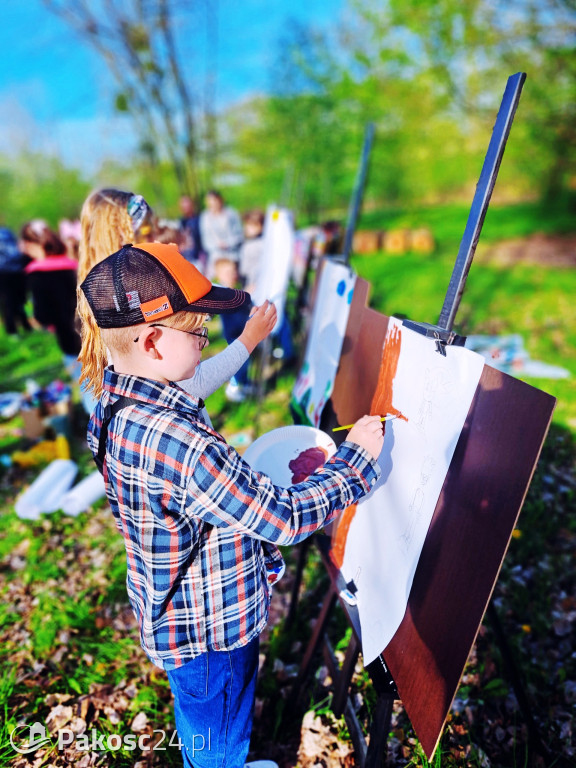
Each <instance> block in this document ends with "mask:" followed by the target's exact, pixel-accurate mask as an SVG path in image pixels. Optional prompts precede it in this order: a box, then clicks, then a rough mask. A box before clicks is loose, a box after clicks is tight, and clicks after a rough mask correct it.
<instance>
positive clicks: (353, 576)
mask: <svg viewBox="0 0 576 768" xmlns="http://www.w3.org/2000/svg"><path fill="white" fill-rule="evenodd" d="M483 367H484V359H483V358H482V357H481V356H480V355H477V354H476V353H474V352H471V351H470V350H467V349H465V348H463V347H453V346H448V347H447V348H446V356H445V357H444V356H442V355H441V354H439V353H438V352H437V351H436V345H435V343H434V342H433V341H432V340H431V339H429V338H426V337H425V336H423V335H421V334H419V333H417V332H415V331H412V330H409V329H407V328H405V327H403V325H402V323H401V321H400V320H397V319H396V318H390V322H389V325H388V332H387V335H386V340H385V342H384V348H383V351H382V362H381V366H380V374H379V380H378V385H377V388H376V392H375V394H374V397H373V400H372V409H371V412H372V413H377V414H381V415H383V414H385V413H391V414H394V415H395V416H396V418H395V419H393V420H390V421H388V422H386V425H385V436H384V447H383V449H382V453H381V455H380V459H379V465H380V468H381V472H382V474H381V477H380V479H379V481H378V483H377V484H376V485H375V486H374V488H373V489H372V491H371V492H370V494H369V495H367V496H365V497H364V498H363V499H362V500H361V501H360V502H359V503H358V504H357V505H355V506H354V507H351V508H349V509H348V510H346V511H345V512H344V514H343V515H342V517H341V518H340V520H339V523H338V527H337V529H336V532H335V535H334V538H333V543H332V550H331V557H332V559H333V561H334V562H335V564H336V565H337V566H338V567H339V568H340V570H341V572H342V574H343V576H344V578H345V580H346V582H347V583H348V584H349V583H350V582H352V583H353V588H354V589H355V590H356V592H355V596H356V598H357V605H358V611H359V616H360V627H361V634H362V654H363V657H364V664H369V663H370V662H371V661H373V660H374V659H375V658H376V657H377V656H379V655H380V654H381V653H382V652H383V651H384V649H385V648H386V646H387V645H388V643H389V642H390V640H391V639H392V637H393V636H394V633H395V632H396V630H397V629H398V627H399V626H400V623H401V622H402V619H403V617H404V614H405V612H406V606H407V604H408V597H409V594H410V589H411V587H412V582H413V579H414V573H415V572H416V566H417V565H418V559H419V557H420V553H421V551H422V547H423V545H424V541H425V539H426V534H427V532H428V528H429V526H430V521H431V520H432V516H433V514H434V509H435V507H436V504H437V502H438V498H439V495H440V492H441V490H442V486H443V484H444V480H445V478H446V474H447V472H448V467H449V466H450V461H451V460H452V456H453V454H454V450H455V448H456V444H457V442H458V439H459V437H460V434H461V432H462V429H463V427H464V423H465V421H466V417H467V415H468V411H469V409H470V405H471V403H472V400H473V398H474V393H475V392H476V388H477V386H478V382H479V380H480V375H481V373H482V369H483Z"/></svg>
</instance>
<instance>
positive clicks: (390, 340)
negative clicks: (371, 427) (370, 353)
mask: <svg viewBox="0 0 576 768" xmlns="http://www.w3.org/2000/svg"><path fill="white" fill-rule="evenodd" d="M401 347H402V331H401V330H400V328H399V327H398V326H396V325H394V326H393V327H392V328H391V329H390V332H389V333H388V335H387V336H386V343H385V344H384V349H383V350H382V362H381V363H380V372H379V374H378V383H377V384H376V391H375V392H374V397H373V398H372V406H371V408H370V413H371V414H372V415H379V416H386V415H387V414H390V415H391V416H396V417H397V418H399V419H403V420H404V421H408V419H407V418H406V416H404V414H403V413H402V412H401V411H399V410H398V408H395V407H394V404H393V403H392V399H393V395H394V379H395V378H396V371H397V370H398V360H399V358H400V349H401Z"/></svg>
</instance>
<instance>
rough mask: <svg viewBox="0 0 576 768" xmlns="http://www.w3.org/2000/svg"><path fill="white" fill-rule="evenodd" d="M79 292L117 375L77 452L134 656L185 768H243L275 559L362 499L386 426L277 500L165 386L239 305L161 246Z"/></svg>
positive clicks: (265, 481)
mask: <svg viewBox="0 0 576 768" xmlns="http://www.w3.org/2000/svg"><path fill="white" fill-rule="evenodd" d="M81 289H82V291H83V292H84V294H85V296H86V300H87V303H88V304H89V306H90V308H91V310H92V312H93V314H94V319H95V323H96V324H97V327H98V328H100V329H101V334H102V343H103V344H105V345H106V347H107V348H108V349H109V350H110V354H111V357H112V362H113V367H108V368H106V370H105V371H104V372H102V371H101V370H97V371H96V372H95V376H96V379H95V381H94V382H92V383H93V384H94V385H95V386H96V387H98V388H101V389H103V393H102V397H101V399H100V402H99V403H98V405H97V407H96V410H95V412H94V414H93V416H92V419H91V421H90V424H89V429H88V437H89V444H90V448H91V450H92V452H93V454H94V456H95V458H96V461H97V463H98V464H99V466H100V467H101V469H102V471H103V474H104V479H105V482H106V493H107V496H108V499H109V501H110V505H111V508H112V511H113V513H114V516H115V518H116V521H117V525H118V528H119V530H120V531H121V533H122V535H123V536H124V540H125V545H126V551H127V563H128V576H127V588H128V595H129V598H130V602H131V605H132V608H133V610H134V613H135V615H136V617H137V619H138V624H139V627H140V640H141V644H142V647H143V648H144V650H145V652H146V654H147V655H148V657H149V658H150V660H151V661H152V662H153V663H154V664H156V665H157V666H159V667H161V668H163V669H165V670H166V672H167V675H168V679H169V682H170V687H171V689H172V691H173V694H174V701H175V717H176V727H177V731H178V737H179V739H180V740H181V742H182V744H183V747H182V755H183V758H184V762H185V765H186V766H196V767H197V768H198V767H199V768H209V767H210V768H216V766H218V768H223V767H224V766H225V768H244V765H245V763H244V761H245V759H246V756H247V753H248V747H249V742H250V732H251V728H252V719H253V705H254V692H255V684H256V676H257V672H258V646H259V635H260V632H261V631H262V629H263V628H264V626H265V624H266V621H267V618H268V610H269V605H270V592H271V587H270V582H271V581H272V580H273V577H274V574H275V571H277V568H278V566H279V564H281V563H282V557H281V555H280V552H279V551H278V549H277V548H276V545H278V544H295V543H297V542H299V541H301V540H303V539H304V538H306V537H307V536H309V535H310V534H311V533H313V532H314V531H315V530H317V529H318V528H320V527H322V526H323V525H325V524H326V523H328V522H330V521H331V520H332V519H333V518H334V517H335V515H336V514H337V513H338V512H339V511H340V510H342V509H344V508H346V507H348V506H349V505H351V504H353V503H355V502H356V501H357V500H358V499H359V498H361V497H362V496H364V495H365V494H367V493H368V492H369V491H370V490H371V488H372V486H373V485H374V483H375V482H376V480H377V478H378V476H379V472H380V470H379V467H378V464H377V461H376V460H377V458H378V456H379V454H380V451H381V449H382V445H383V431H382V425H381V423H380V421H379V418H378V417H377V416H364V417H362V418H361V419H360V420H359V421H358V422H357V423H356V424H355V425H354V427H353V428H352V429H351V431H350V433H349V435H348V439H347V440H346V441H344V442H343V443H342V444H341V445H340V446H339V448H338V450H337V451H336V453H335V454H334V455H333V456H332V457H331V458H330V459H329V460H328V461H327V462H326V464H325V465H324V466H323V467H321V468H319V469H318V470H316V471H315V472H314V474H313V475H311V476H310V477H309V478H308V479H307V480H305V481H303V482H302V483H300V484H298V485H294V486H292V487H290V488H288V489H282V488H279V487H276V486H274V485H273V484H272V482H271V480H270V479H269V478H268V477H267V476H266V475H264V474H262V473H260V472H255V471H253V470H252V469H251V468H250V466H249V465H248V464H246V463H245V462H244V461H243V460H242V458H241V457H240V456H239V454H238V453H237V452H236V451H235V450H234V449H233V448H231V447H230V446H229V445H228V444H227V443H226V441H225V440H224V438H223V437H222V436H221V435H219V434H218V433H217V432H214V431H213V430H212V429H210V428H209V427H208V426H207V425H206V424H205V423H204V422H203V419H202V415H201V407H200V402H199V400H198V398H197V397H191V396H190V395H188V394H186V392H184V391H183V390H182V389H181V388H180V387H179V386H177V385H176V384H174V382H175V381H178V380H182V379H186V378H190V377H192V375H193V373H194V370H195V368H196V367H197V366H198V364H199V362H200V357H201V352H202V349H203V348H204V346H205V344H206V343H207V334H206V328H205V327H204V321H205V319H206V313H207V312H210V313H218V314H222V313H226V312H232V311H236V310H237V309H238V308H239V307H241V306H246V305H247V304H248V302H249V301H250V297H249V296H248V294H246V293H244V292H242V291H238V290H234V289H227V288H221V287H216V286H213V285H212V284H211V283H210V282H209V281H208V280H207V279H206V278H205V277H204V276H203V275H202V274H201V273H200V272H199V271H198V270H197V269H196V268H195V267H194V266H193V265H192V264H190V263H189V262H187V261H186V259H184V257H183V256H181V255H180V253H179V252H178V251H177V249H176V247H175V246H170V245H163V244H158V243H144V244H142V245H138V246H126V247H124V248H122V249H120V250H119V251H118V252H116V253H114V254H112V255H111V256H110V257H109V258H108V259H105V260H104V261H103V262H101V263H100V264H98V265H97V266H96V267H94V269H93V270H92V271H91V272H90V273H89V274H88V276H87V278H86V279H85V280H84V282H83V283H82V285H81ZM268 312H271V313H274V312H275V310H274V308H273V307H270V309H269V310H268ZM92 370H94V369H92ZM102 381H103V382H104V383H103V386H102ZM266 544H268V545H271V546H266V547H265V545H266ZM269 576H270V579H269ZM270 764H271V763H268V765H270ZM272 765H273V764H272Z"/></svg>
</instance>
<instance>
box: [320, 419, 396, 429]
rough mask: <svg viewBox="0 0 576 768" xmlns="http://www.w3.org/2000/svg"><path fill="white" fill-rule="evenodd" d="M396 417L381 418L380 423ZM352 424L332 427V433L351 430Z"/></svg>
mask: <svg viewBox="0 0 576 768" xmlns="http://www.w3.org/2000/svg"><path fill="white" fill-rule="evenodd" d="M396 418H397V416H382V418H381V419H380V421H390V420H391V419H396ZM353 426H354V424H346V425H345V426H344V427H334V429H333V430H332V432H341V431H342V430H343V429H352V427H353Z"/></svg>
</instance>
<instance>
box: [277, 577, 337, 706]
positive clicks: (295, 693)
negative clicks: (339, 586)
mask: <svg viewBox="0 0 576 768" xmlns="http://www.w3.org/2000/svg"><path fill="white" fill-rule="evenodd" d="M335 604H336V593H335V592H334V590H333V589H332V587H330V589H329V591H328V593H327V594H326V597H325V598H324V602H323V603H322V609H321V610H320V615H319V616H318V620H317V621H316V624H315V625H314V631H313V633H312V637H311V638H310V641H309V643H308V647H307V648H306V652H305V654H304V658H303V659H302V664H301V665H300V672H299V673H298V678H297V679H296V682H295V684H294V688H293V689H292V692H291V694H290V697H289V699H288V702H287V704H286V710H287V711H288V712H290V711H291V710H293V709H294V708H295V707H296V705H297V702H298V699H299V698H300V694H301V692H302V690H303V689H304V684H305V682H306V679H307V677H308V675H309V674H310V667H311V666H312V662H313V660H314V657H315V655H316V653H317V652H318V651H319V650H320V645H321V643H322V640H323V638H324V633H325V632H326V627H327V626H328V620H329V619H330V616H331V614H332V611H333V610H334V605H335Z"/></svg>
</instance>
